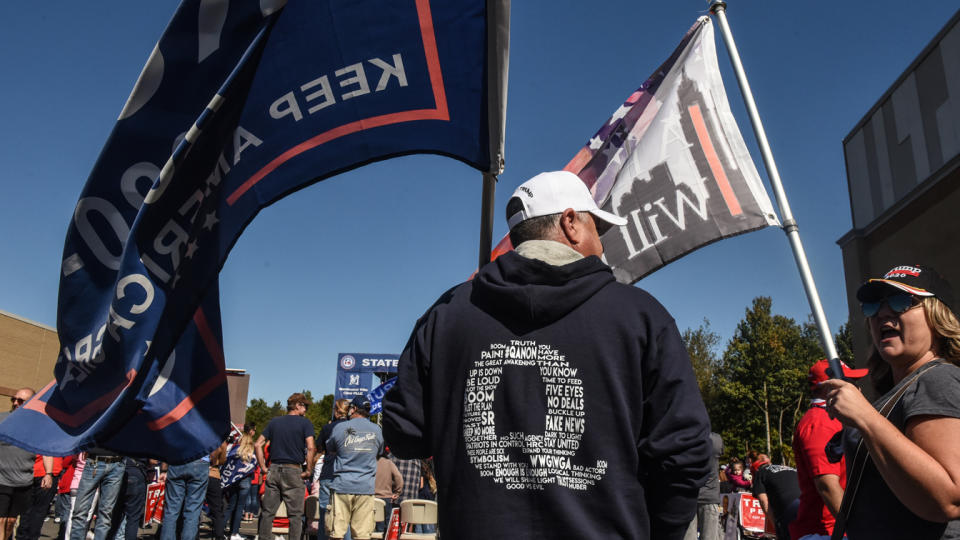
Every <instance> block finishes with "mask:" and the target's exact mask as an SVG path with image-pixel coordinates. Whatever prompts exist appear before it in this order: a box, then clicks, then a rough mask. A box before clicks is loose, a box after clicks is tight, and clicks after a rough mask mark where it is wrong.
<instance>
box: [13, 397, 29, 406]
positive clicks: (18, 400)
mask: <svg viewBox="0 0 960 540" xmlns="http://www.w3.org/2000/svg"><path fill="white" fill-rule="evenodd" d="M24 401H26V400H25V399H23V398H18V397H12V398H10V403H13V404H14V405H23V402H24Z"/></svg>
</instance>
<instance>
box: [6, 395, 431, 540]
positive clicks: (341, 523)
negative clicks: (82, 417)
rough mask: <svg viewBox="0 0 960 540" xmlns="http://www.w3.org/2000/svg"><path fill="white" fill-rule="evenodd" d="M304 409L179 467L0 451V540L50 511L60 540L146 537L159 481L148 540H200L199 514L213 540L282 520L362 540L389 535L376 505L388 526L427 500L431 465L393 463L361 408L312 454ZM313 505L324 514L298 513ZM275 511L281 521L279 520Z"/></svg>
mask: <svg viewBox="0 0 960 540" xmlns="http://www.w3.org/2000/svg"><path fill="white" fill-rule="evenodd" d="M32 395H33V392H32V391H31V390H30V389H26V388H25V389H21V390H20V391H18V392H17V393H16V395H15V396H14V399H13V400H12V409H13V410H15V409H16V408H18V407H19V406H20V405H22V404H23V403H24V402H25V401H26V400H28V399H29V398H30V397H31V396H32ZM309 406H310V402H309V400H307V399H306V397H305V396H304V395H303V394H301V393H295V394H293V395H291V396H290V398H289V400H288V406H287V414H286V415H285V416H281V417H278V418H275V419H274V420H273V421H271V422H270V423H269V424H268V425H267V426H266V428H265V429H264V430H263V433H262V434H261V435H260V436H259V438H257V439H255V438H254V437H255V435H256V426H255V425H253V424H246V425H244V426H243V430H242V433H232V434H231V436H230V437H228V439H227V440H225V441H224V442H223V444H221V445H220V447H218V448H217V449H216V450H214V451H213V452H212V453H210V454H209V455H205V456H203V457H201V458H199V459H196V460H194V461H190V462H187V463H182V464H167V463H163V462H158V461H156V460H150V459H140V458H132V457H127V456H119V455H116V454H113V453H110V452H109V451H107V450H105V449H102V448H93V449H90V450H88V451H86V452H81V453H80V454H77V455H74V456H68V457H64V458H59V457H49V456H39V455H35V454H31V453H29V452H27V451H25V450H22V449H20V448H17V447H15V446H11V445H6V444H2V443H0V509H3V510H4V516H3V521H2V525H3V526H2V529H0V539H2V540H6V539H8V538H9V539H14V538H16V539H20V540H37V539H38V538H40V534H41V527H42V525H43V523H44V522H45V521H46V520H48V519H49V514H50V511H51V504H53V505H54V509H53V514H54V516H55V517H54V522H55V523H56V524H57V525H58V532H57V538H58V539H59V540H67V539H69V540H85V539H87V538H94V539H96V540H100V539H110V540H119V539H126V540H135V539H137V538H138V537H139V534H140V530H141V529H142V528H143V519H144V512H145V502H146V492H147V486H148V485H149V484H152V483H157V482H159V483H162V484H163V486H164V497H163V512H162V515H163V520H162V523H161V524H160V526H159V529H158V530H156V531H155V532H154V533H152V534H153V537H155V538H157V539H159V540H167V539H185V540H192V539H194V538H197V536H198V534H199V530H200V524H201V517H202V516H203V515H207V516H208V522H209V528H210V535H211V537H213V538H215V539H227V538H229V539H231V540H242V539H243V538H244V536H243V535H241V533H240V528H241V525H242V524H243V522H244V521H247V522H251V521H257V522H258V525H257V532H258V535H257V536H258V537H259V538H264V539H266V538H272V537H273V534H272V530H273V528H274V527H276V526H277V524H278V523H280V522H281V521H282V523H283V524H284V527H285V528H287V529H288V530H289V533H288V536H289V537H291V538H300V536H301V532H302V531H303V530H304V527H306V530H307V532H308V533H309V534H310V536H312V537H316V538H318V539H325V538H333V539H341V538H351V534H350V533H351V532H352V533H353V534H352V538H353V539H355V540H364V539H367V538H370V534H371V532H372V531H373V530H374V528H376V529H377V530H381V531H382V530H384V528H385V527H386V523H385V521H386V520H384V521H381V522H380V523H375V522H374V510H373V498H374V497H377V498H380V499H382V500H384V502H385V503H386V505H387V506H386V508H387V510H386V512H385V513H386V515H388V516H389V515H390V513H391V508H392V507H394V506H397V505H399V503H400V502H402V501H403V500H405V499H424V498H426V499H429V500H432V499H434V498H435V496H436V495H435V494H436V482H435V481H434V480H433V473H432V467H431V465H430V464H429V461H427V460H403V459H398V458H396V457H395V456H392V455H390V454H389V451H388V449H386V448H385V446H384V445H383V437H382V435H380V428H379V427H378V426H377V425H376V424H374V423H373V422H371V421H370V420H369V409H370V403H369V401H367V400H366V398H361V399H358V400H356V401H355V402H351V401H349V400H346V399H340V400H337V401H336V402H335V408H334V418H333V419H332V420H331V421H330V423H329V424H327V425H326V426H324V428H323V429H322V430H321V432H320V434H319V435H320V437H321V439H320V441H321V442H320V445H319V453H318V454H315V453H314V428H313V424H312V423H311V422H310V421H309V420H307V419H306V418H304V417H303V413H304V412H305V411H306V409H307V407H309ZM6 414H9V413H2V414H0V420H2V418H3V417H5V415H6ZM340 424H343V425H340ZM338 456H339V458H338ZM401 471H402V472H401ZM311 496H312V497H316V498H317V505H318V508H320V509H327V511H326V512H324V511H320V512H318V515H317V516H306V515H304V503H305V501H306V500H308V499H309V498H310V497H311ZM281 502H283V504H284V505H285V508H286V518H280V520H275V516H276V514H277V511H278V509H279V506H280V503H281ZM18 517H19V526H16V525H17V521H18ZM315 518H318V519H315ZM15 526H16V529H15ZM424 531H425V532H430V531H429V530H426V529H424ZM14 533H15V534H14ZM248 536H250V535H248Z"/></svg>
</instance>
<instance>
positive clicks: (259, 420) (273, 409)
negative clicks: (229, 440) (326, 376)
mask: <svg viewBox="0 0 960 540" xmlns="http://www.w3.org/2000/svg"><path fill="white" fill-rule="evenodd" d="M303 395H304V396H306V397H307V399H309V400H310V401H311V402H313V401H314V399H313V394H312V393H311V392H310V391H309V390H303ZM285 414H287V407H286V406H285V405H283V404H282V403H281V402H280V401H279V400H278V401H274V402H273V405H267V402H266V401H265V400H263V399H261V398H254V399H251V400H250V406H248V407H247V414H246V422H247V423H248V424H249V423H251V422H252V423H254V424H256V426H257V434H258V435H259V434H260V432H262V431H263V429H264V428H265V427H267V424H268V423H270V420H272V419H274V418H276V417H278V416H283V415H285ZM332 416H333V394H327V395H325V396H323V398H321V399H320V400H319V401H316V402H314V403H313V405H311V406H310V407H308V408H307V414H306V418H307V420H310V422H312V423H313V428H314V431H315V432H317V433H319V432H320V428H322V427H323V426H324V425H325V424H326V423H327V422H329V421H330V418H331V417H332Z"/></svg>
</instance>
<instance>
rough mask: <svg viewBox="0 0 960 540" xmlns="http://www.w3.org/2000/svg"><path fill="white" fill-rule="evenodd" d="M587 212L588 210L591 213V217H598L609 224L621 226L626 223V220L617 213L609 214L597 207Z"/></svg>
mask: <svg viewBox="0 0 960 540" xmlns="http://www.w3.org/2000/svg"><path fill="white" fill-rule="evenodd" d="M589 212H590V213H591V214H593V217H595V218H597V219H600V220H603V221H605V222H607V223H609V224H610V225H616V226H617V227H623V226H624V225H626V224H627V220H626V219H625V218H622V217H620V216H618V215H616V214H611V213H610V212H606V211H603V210H601V209H599V208H597V209H595V210H590V211H589Z"/></svg>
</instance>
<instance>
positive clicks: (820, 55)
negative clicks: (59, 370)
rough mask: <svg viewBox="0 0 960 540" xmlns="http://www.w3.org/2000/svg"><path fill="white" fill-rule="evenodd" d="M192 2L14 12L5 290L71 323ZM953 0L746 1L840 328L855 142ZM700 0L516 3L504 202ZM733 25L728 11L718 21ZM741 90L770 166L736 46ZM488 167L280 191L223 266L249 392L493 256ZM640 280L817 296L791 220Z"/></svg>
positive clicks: (3, 172)
mask: <svg viewBox="0 0 960 540" xmlns="http://www.w3.org/2000/svg"><path fill="white" fill-rule="evenodd" d="M176 5H177V2H176V1H173V0H151V1H149V2H128V1H120V0H103V1H101V2H93V3H83V2H66V1H62V0H61V1H51V2H27V3H23V4H21V5H19V6H18V7H17V9H13V10H8V13H6V14H5V15H4V18H3V20H2V22H0V51H2V52H0V73H3V81H4V82H3V84H2V85H0V118H2V121H0V164H2V168H0V231H2V235H0V253H2V256H0V260H2V264H0V310H4V311H8V312H11V313H14V314H17V315H20V316H22V317H26V318H28V319H32V320H35V321H38V322H41V323H44V324H48V325H51V326H55V324H56V305H57V287H58V276H59V274H58V272H59V268H60V258H61V250H62V248H63V240H64V236H65V234H66V229H67V224H68V222H69V220H70V218H71V214H72V211H73V207H74V205H75V204H76V202H77V198H78V196H79V193H80V190H81V188H82V186H83V184H84V182H85V180H86V178H87V175H88V173H89V171H90V169H91V168H92V166H93V163H94V161H95V160H96V158H97V155H98V154H99V152H100V149H101V147H102V145H103V143H104V141H105V140H106V138H107V135H108V134H109V132H110V130H111V128H112V126H113V123H114V122H115V120H116V117H117V115H118V114H119V112H120V110H121V108H122V106H123V104H124V102H125V101H126V98H127V95H128V94H129V92H130V90H131V88H132V86H133V83H134V81H135V80H136V78H137V76H138V75H139V73H140V69H141V67H142V66H143V64H144V62H145V61H146V59H147V56H148V55H149V53H150V51H151V50H152V48H153V45H154V43H155V42H156V41H157V39H159V37H160V35H161V33H162V32H163V29H164V27H165V26H166V23H167V21H168V20H169V19H170V17H171V16H172V14H173V12H174V9H175V8H176ZM955 9H956V5H955V4H954V3H952V2H944V1H942V0H915V1H914V2H911V3H910V4H909V6H908V5H906V4H904V3H902V2H894V1H888V0H883V1H874V2H870V3H862V2H856V3H854V2H827V1H822V0H817V1H811V2H805V3H797V2H771V1H769V0H731V1H730V2H729V5H728V12H727V13H728V18H729V21H730V24H731V26H732V28H733V32H734V37H735V39H736V40H737V43H738V46H739V48H740V51H741V54H742V57H743V61H744V64H745V67H746V71H747V75H748V77H749V78H750V82H751V85H752V87H753V92H754V95H755V96H756V99H757V102H758V106H759V108H760V113H761V115H762V117H763V119H764V123H765V126H766V129H767V134H768V136H769V138H770V141H771V144H772V146H773V151H774V155H775V156H776V159H777V163H778V165H779V168H780V173H781V176H782V177H783V181H784V184H785V187H786V191H787V194H788V196H789V197H790V201H791V205H792V208H793V212H794V215H795V217H796V219H797V221H798V222H799V224H800V233H801V237H802V239H803V242H804V244H805V247H806V249H807V255H808V257H809V259H810V264H811V266H812V268H813V274H814V277H815V279H816V281H817V285H818V287H819V289H820V293H821V296H822V299H823V303H824V307H825V309H826V314H827V319H828V321H829V322H830V326H831V327H832V328H833V329H834V330H836V328H837V327H839V325H840V324H842V323H843V322H844V321H846V319H847V306H846V301H845V298H846V293H845V290H844V284H843V268H842V263H841V253H840V248H839V247H838V246H837V245H836V240H837V239H838V238H839V237H840V236H841V235H843V234H844V233H846V232H847V231H848V230H850V227H851V221H850V211H849V202H848V196H847V184H846V177H845V168H844V161H843V153H842V147H841V141H842V139H843V137H844V136H845V135H846V134H847V133H848V132H849V131H850V130H851V128H852V127H853V126H854V124H855V123H856V122H857V121H858V120H859V119H860V118H861V117H862V116H863V115H864V114H865V113H866V112H867V110H868V109H869V108H870V106H872V105H873V103H874V102H875V101H876V100H877V99H878V98H879V97H880V96H881V94H882V93H883V92H884V91H886V89H887V88H888V87H889V86H890V85H891V84H892V83H893V81H894V80H895V79H896V77H898V76H899V75H900V74H901V73H902V72H903V71H904V69H906V67H907V66H908V65H909V63H910V62H911V61H912V60H913V59H914V58H915V57H916V55H917V54H918V53H919V52H920V51H921V50H922V49H923V47H924V46H925V45H926V44H927V43H929V41H930V40H931V39H932V38H933V36H934V35H935V34H936V33H937V32H938V31H939V30H940V28H941V27H942V26H943V25H944V24H945V23H946V21H947V20H948V19H949V18H950V16H951V15H952V14H953V13H954V10H955ZM706 10H707V4H706V3H705V2H703V1H700V0H669V1H667V0H663V1H659V2H651V1H646V2H638V1H632V2H628V1H621V0H605V1H603V2H583V1H580V0H578V1H572V0H555V1H553V2H530V1H522V2H517V1H515V2H513V13H512V32H511V34H512V36H511V37H512V43H511V54H510V83H509V98H508V109H507V137H506V153H507V167H506V172H505V173H504V174H503V175H502V176H501V180H500V184H499V186H498V189H497V206H496V208H497V213H496V216H497V217H496V227H495V236H496V238H498V239H499V238H500V237H501V236H502V235H503V234H504V233H505V232H506V225H505V222H504V219H503V207H504V205H505V204H506V200H507V198H508V197H509V196H510V194H511V193H512V191H513V189H514V188H515V187H516V186H517V185H518V184H520V183H521V182H523V181H524V180H526V179H527V178H529V177H530V176H532V175H534V174H536V173H538V172H540V171H543V170H551V169H558V168H561V167H563V166H564V165H565V164H566V163H567V161H568V160H569V159H570V158H571V157H572V156H573V154H574V153H575V152H576V151H577V150H578V149H579V148H580V147H581V146H582V145H583V144H584V143H585V142H586V140H587V139H588V138H589V137H590V136H591V135H592V134H593V133H594V131H595V130H596V129H597V128H598V127H599V125H600V123H601V122H603V121H604V120H606V119H607V118H608V117H609V115H610V114H611V113H612V112H613V111H614V110H615V109H616V108H617V106H618V105H619V104H620V103H621V102H622V101H623V99H624V98H626V96H628V95H629V94H630V93H631V92H632V91H633V90H634V89H635V88H636V87H637V86H639V85H640V83H641V82H643V81H644V80H645V79H646V77H647V76H648V75H649V74H650V72H651V71H653V70H654V69H655V68H656V67H657V66H659V65H660V63H661V62H662V61H663V60H665V59H666V57H667V55H668V54H669V53H670V52H671V51H672V50H673V48H674V47H675V46H676V44H677V43H678V42H679V40H680V38H681V37H682V36H683V33H684V32H685V31H686V30H687V29H688V28H689V27H690V25H691V24H693V22H694V20H695V19H696V17H697V16H699V15H701V14H704V13H705V12H706ZM717 38H718V41H719V29H718V32H717ZM718 53H719V54H720V65H721V68H722V70H723V71H724V80H725V83H726V85H727V92H728V94H729V96H730V99H731V107H732V109H733V111H734V114H735V116H736V117H737V119H738V121H739V122H740V126H741V130H742V131H743V133H744V138H745V139H746V140H747V143H748V146H749V147H750V149H751V152H753V155H754V156H755V159H756V160H757V163H758V169H760V170H761V175H763V176H764V177H765V172H764V171H763V168H762V165H761V164H760V161H759V154H758V153H757V152H756V145H755V143H754V139H753V134H752V131H751V129H750V126H749V124H748V123H747V120H746V114H745V112H744V107H743V104H742V101H740V94H739V90H738V89H737V88H736V81H735V80H734V79H733V77H732V74H731V72H730V70H729V61H728V60H727V58H726V49H725V48H724V47H723V44H722V43H720V44H719V45H718ZM479 223H480V174H479V173H478V172H476V171H474V170H472V169H470V168H468V167H466V166H465V165H462V164H461V163H459V162H456V161H453V160H449V159H443V158H439V157H434V156H413V157H406V158H401V159H396V160H391V161H387V162H382V163H379V164H375V165H371V166H368V167H365V168H362V169H358V170H356V171H353V172H350V173H348V174H344V175H341V176H338V177H334V178H332V179H329V180H326V181H324V182H321V183H319V184H315V185H313V186H311V187H309V188H307V189H304V190H302V191H300V192H297V193H295V194H293V195H291V196H289V197H287V198H286V199H283V200H282V201H280V202H278V203H277V204H275V205H273V206H272V207H269V208H266V209H264V210H263V211H262V212H261V213H260V215H259V216H258V217H257V218H256V220H254V221H253V223H252V224H251V225H250V227H249V228H248V229H247V231H246V232H245V234H244V235H243V237H241V239H240V241H239V242H238V243H237V245H236V247H235V248H234V250H233V252H232V254H231V255H230V258H229V260H228V261H227V264H226V266H225V267H224V270H223V272H222V274H221V298H222V306H223V326H224V341H225V343H224V347H225V353H226V357H227V365H228V366H229V367H236V368H243V369H246V370H248V371H249V372H250V373H251V375H252V382H251V388H250V395H251V397H263V398H266V399H268V400H275V399H284V398H285V397H286V396H287V395H288V394H289V393H290V392H292V391H295V390H299V389H302V388H308V389H310V390H311V391H313V392H314V393H315V394H316V393H321V394H324V393H329V392H332V391H333V386H334V375H335V366H336V357H337V353H338V352H397V353H398V352H400V350H401V349H402V348H403V345H404V343H405V342H406V339H407V336H408V334H409V332H410V330H411V328H412V326H413V324H414V322H415V321H416V319H417V317H419V316H420V314H421V313H423V311H424V310H425V309H426V308H427V307H428V306H429V305H430V304H431V303H432V302H433V301H434V299H435V298H436V297H437V296H438V295H439V294H440V293H442V292H443V291H444V290H446V289H447V288H449V287H451V286H452V285H454V284H456V283H457V282H459V281H462V280H463V279H465V278H466V277H467V276H469V274H470V273H471V272H472V271H473V269H474V267H475V265H476V260H477V249H478V241H479V239H478V234H479ZM638 285H639V286H641V287H643V288H645V289H647V290H649V291H650V292H651V293H653V294H654V295H655V296H656V297H657V298H658V299H659V300H660V301H661V302H662V303H663V304H664V305H666V306H667V308H668V309H669V310H670V311H671V312H672V313H673V315H674V317H675V318H676V320H677V323H678V325H679V327H680V328H681V329H684V328H687V327H696V326H697V325H698V324H700V322H701V320H702V319H703V318H707V319H709V320H710V322H711V324H712V326H713V328H714V330H715V331H717V332H718V333H719V334H720V335H721V336H722V338H723V339H724V341H726V340H727V339H729V338H730V336H731V335H732V334H733V331H734V328H735V325H736V323H737V321H738V320H739V319H740V318H741V317H742V316H743V313H744V309H745V308H746V307H747V306H748V304H749V303H750V301H751V299H752V298H753V297H755V296H758V295H766V296H771V297H772V298H773V307H774V311H776V312H777V313H782V314H785V315H788V316H791V317H794V318H796V319H798V320H805V319H806V318H807V317H808V313H809V307H808V305H807V301H806V298H805V296H804V293H803V290H802V288H801V285H800V280H799V277H798V273H797V270H796V267H795V265H794V262H793V258H792V255H791V253H790V250H789V246H788V244H787V242H786V239H785V237H784V235H783V233H782V232H781V231H780V230H779V229H766V230H763V231H759V232H755V233H751V234H748V235H744V236H740V237H737V238H733V239H729V240H725V241H722V242H719V243H716V244H714V245H712V246H709V247H707V248H704V249H702V250H700V251H698V252H695V253H693V254H691V255H689V256H687V257H685V258H683V259H681V260H679V261H677V262H675V263H673V264H671V265H669V266H667V267H665V268H664V269H661V270H660V271H658V272H656V273H654V274H653V275H651V276H649V277H647V278H645V279H644V280H642V281H641V282H640V283H639V284H638Z"/></svg>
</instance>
